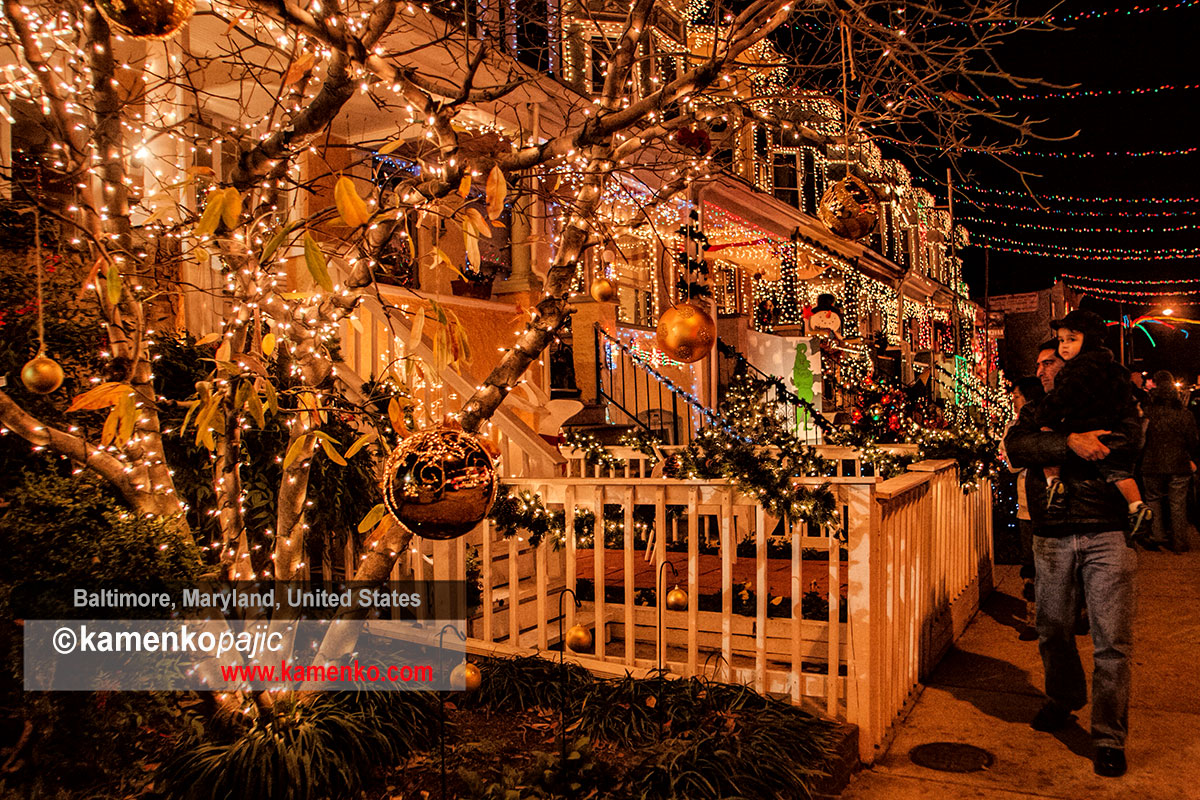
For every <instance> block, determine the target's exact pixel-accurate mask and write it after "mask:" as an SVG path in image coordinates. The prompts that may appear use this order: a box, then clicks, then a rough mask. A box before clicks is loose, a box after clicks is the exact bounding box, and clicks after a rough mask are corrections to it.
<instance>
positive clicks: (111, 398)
mask: <svg viewBox="0 0 1200 800" xmlns="http://www.w3.org/2000/svg"><path fill="white" fill-rule="evenodd" d="M129 390H130V389H129V387H128V386H126V385H125V384H123V383H102V384H100V385H99V386H93V387H92V388H91V389H88V390H87V391H86V392H84V393H83V394H81V395H78V396H76V397H75V399H74V400H72V401H71V405H70V407H69V408H67V411H97V410H99V409H101V408H108V407H109V406H111V405H113V404H114V403H116V402H117V399H118V398H119V397H120V396H121V394H123V393H125V392H128V391H129Z"/></svg>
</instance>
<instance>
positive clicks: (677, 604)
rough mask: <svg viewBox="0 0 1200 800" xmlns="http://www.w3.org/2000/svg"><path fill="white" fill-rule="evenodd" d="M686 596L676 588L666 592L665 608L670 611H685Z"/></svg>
mask: <svg viewBox="0 0 1200 800" xmlns="http://www.w3.org/2000/svg"><path fill="white" fill-rule="evenodd" d="M687 607H688V594H687V592H685V591H684V590H683V589H680V588H679V587H678V586H676V587H675V588H674V589H672V590H671V591H669V592H667V608H668V609H670V610H671V611H687Z"/></svg>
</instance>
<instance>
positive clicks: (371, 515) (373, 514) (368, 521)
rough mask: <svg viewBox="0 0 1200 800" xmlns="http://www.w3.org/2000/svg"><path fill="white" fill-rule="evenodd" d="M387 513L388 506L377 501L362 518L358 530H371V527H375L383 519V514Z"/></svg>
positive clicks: (364, 531)
mask: <svg viewBox="0 0 1200 800" xmlns="http://www.w3.org/2000/svg"><path fill="white" fill-rule="evenodd" d="M386 513H387V507H386V506H384V504H383V503H376V504H375V505H374V506H373V507H372V508H371V510H370V511H368V512H367V515H366V516H365V517H363V518H362V521H361V522H359V523H358V532H359V533H366V532H367V531H369V530H371V528H374V527H375V526H376V525H377V524H378V523H379V521H380V520H381V519H383V515H384V514H386Z"/></svg>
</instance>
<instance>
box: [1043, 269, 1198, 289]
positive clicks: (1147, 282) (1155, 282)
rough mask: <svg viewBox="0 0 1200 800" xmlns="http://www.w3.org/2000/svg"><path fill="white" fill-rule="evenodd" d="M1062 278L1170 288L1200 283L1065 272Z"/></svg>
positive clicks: (1183, 279)
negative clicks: (1094, 275)
mask: <svg viewBox="0 0 1200 800" xmlns="http://www.w3.org/2000/svg"><path fill="white" fill-rule="evenodd" d="M1059 277H1060V278H1062V279H1063V280H1067V281H1088V282H1090V283H1105V284H1116V283H1120V284H1125V285H1134V286H1149V285H1151V284H1153V285H1159V284H1165V285H1168V286H1177V285H1180V284H1187V283H1200V278H1141V279H1139V278H1096V277H1093V276H1091V275H1075V274H1073V273H1070V272H1064V273H1062V274H1061V275H1059Z"/></svg>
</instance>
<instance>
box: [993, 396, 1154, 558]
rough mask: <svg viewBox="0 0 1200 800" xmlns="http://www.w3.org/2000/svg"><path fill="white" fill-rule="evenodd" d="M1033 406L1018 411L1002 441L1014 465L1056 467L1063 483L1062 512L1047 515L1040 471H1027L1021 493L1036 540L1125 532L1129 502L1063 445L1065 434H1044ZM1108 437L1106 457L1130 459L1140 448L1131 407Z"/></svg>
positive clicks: (1137, 425)
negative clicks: (1027, 501)
mask: <svg viewBox="0 0 1200 800" xmlns="http://www.w3.org/2000/svg"><path fill="white" fill-rule="evenodd" d="M1038 420H1039V417H1038V414H1037V408H1036V404H1034V403H1029V404H1027V405H1026V406H1025V407H1024V408H1022V409H1021V414H1020V416H1018V417H1017V422H1016V424H1014V425H1013V426H1012V428H1010V429H1009V431H1008V435H1007V436H1005V437H1004V449H1005V451H1006V452H1007V453H1008V458H1009V460H1010V461H1011V462H1012V465H1013V466H1014V467H1055V466H1056V467H1061V472H1060V474H1059V476H1060V477H1061V478H1062V481H1063V483H1064V484H1066V489H1067V492H1066V512H1065V513H1064V514H1063V515H1062V516H1057V517H1048V516H1047V514H1046V476H1045V473H1044V472H1043V471H1042V470H1041V469H1030V470H1029V472H1028V473H1027V477H1026V484H1025V490H1026V495H1027V497H1028V500H1029V513H1030V516H1032V517H1033V521H1034V523H1035V524H1036V527H1035V532H1036V534H1037V535H1038V536H1052V537H1058V536H1068V535H1071V534H1075V533H1096V532H1100V531H1119V530H1124V529H1125V526H1126V522H1127V520H1128V513H1129V509H1128V504H1127V503H1126V502H1125V499H1124V498H1123V497H1121V492H1120V491H1119V490H1118V489H1117V487H1116V486H1115V485H1114V484H1111V483H1108V482H1107V481H1105V480H1104V478H1103V477H1101V475H1100V471H1099V470H1098V469H1096V465H1095V463H1092V462H1088V461H1084V460H1083V459H1081V458H1079V456H1077V455H1075V453H1074V451H1072V450H1071V448H1070V447H1068V446H1067V436H1068V435H1069V434H1067V433H1062V432H1059V431H1043V430H1041V428H1042V425H1041V424H1040V422H1039V421H1038ZM1114 422H1115V424H1113V425H1112V427H1111V428H1108V430H1111V431H1112V432H1113V434H1114V436H1113V437H1111V438H1110V437H1105V443H1106V444H1108V445H1109V447H1110V449H1111V450H1112V453H1111V454H1110V458H1111V457H1113V456H1116V457H1118V458H1121V459H1124V460H1129V461H1133V460H1135V459H1136V458H1137V454H1138V452H1139V451H1140V450H1141V445H1142V424H1141V420H1139V419H1138V417H1137V414H1136V409H1135V408H1134V407H1133V405H1132V404H1130V405H1129V406H1127V409H1126V412H1125V413H1124V414H1123V415H1122V416H1121V417H1120V418H1119V419H1116V420H1114Z"/></svg>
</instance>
